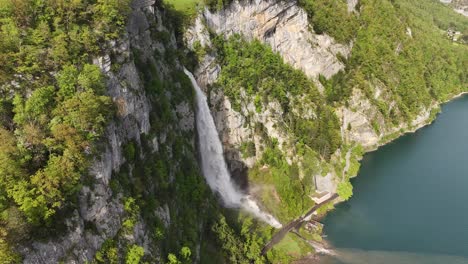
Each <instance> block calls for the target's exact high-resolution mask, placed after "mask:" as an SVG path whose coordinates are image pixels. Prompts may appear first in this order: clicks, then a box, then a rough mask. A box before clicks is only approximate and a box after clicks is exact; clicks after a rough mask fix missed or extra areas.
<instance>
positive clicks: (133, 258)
mask: <svg viewBox="0 0 468 264" xmlns="http://www.w3.org/2000/svg"><path fill="white" fill-rule="evenodd" d="M144 255H145V249H144V248H143V247H140V246H138V245H132V246H130V247H129V249H128V250H127V256H126V258H125V263H126V264H138V263H140V260H141V258H142V257H143V256H144Z"/></svg>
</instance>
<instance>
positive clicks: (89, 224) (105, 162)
mask: <svg viewBox="0 0 468 264" xmlns="http://www.w3.org/2000/svg"><path fill="white" fill-rule="evenodd" d="M131 8H132V12H131V15H130V17H129V21H128V26H127V32H126V33H125V34H124V36H122V37H121V38H120V40H119V41H118V42H112V43H108V48H107V51H108V53H106V54H103V55H102V56H101V57H98V58H95V60H94V63H95V64H97V65H99V67H100V68H101V70H102V72H104V73H105V75H106V77H107V94H108V95H109V96H111V98H112V100H113V101H114V103H115V105H116V107H117V116H116V117H115V118H114V120H112V121H111V122H110V124H109V125H108V127H107V130H106V134H105V137H104V140H103V142H102V144H101V145H102V146H101V147H102V149H103V151H102V152H101V154H100V155H99V156H98V157H96V158H95V160H94V162H93V165H92V166H91V168H90V172H89V174H90V176H91V178H92V183H91V184H85V185H84V187H82V189H81V191H80V192H79V195H78V206H77V208H76V209H75V210H74V211H73V212H72V213H71V215H70V216H67V218H66V219H65V220H64V221H65V225H66V227H65V231H64V232H63V233H62V234H61V235H58V236H55V237H51V238H47V239H46V240H40V241H39V240H38V241H31V242H28V243H24V244H22V245H21V246H20V248H19V251H20V253H21V255H22V256H23V262H24V263H59V262H64V263H89V262H91V261H92V260H93V258H94V256H95V254H96V252H97V251H98V250H99V249H100V248H101V246H102V244H103V242H104V241H106V240H112V239H114V238H115V237H116V236H117V235H118V234H119V233H121V230H122V228H123V222H124V221H125V220H126V219H127V218H128V214H129V213H128V212H126V210H125V208H124V194H123V193H121V192H118V191H116V190H115V189H113V186H112V181H113V178H115V177H116V175H117V174H118V173H119V171H120V170H121V168H122V166H123V165H124V164H128V162H129V161H128V160H127V159H128V157H126V156H125V153H124V152H123V148H124V146H126V145H127V144H129V143H130V142H134V143H135V145H136V146H137V149H141V148H143V146H142V145H143V143H142V137H144V138H145V141H147V142H149V143H148V144H149V145H150V148H151V149H152V152H157V151H158V150H159V149H161V148H162V147H161V145H163V144H164V143H167V142H171V139H167V134H169V133H170V134H172V135H180V134H181V133H185V132H188V131H192V132H193V130H194V112H193V108H192V102H191V101H190V100H186V99H180V100H179V103H178V104H177V105H175V106H174V108H171V109H169V111H170V113H169V114H170V115H172V116H174V117H176V118H175V120H174V122H173V123H171V124H170V125H169V124H168V125H167V126H166V127H163V128H161V129H160V130H158V132H157V133H154V130H155V127H154V126H155V125H154V122H153V124H152V121H151V116H152V115H156V114H158V112H160V111H161V110H160V109H158V108H155V106H156V105H158V100H159V99H157V98H154V97H150V96H149V95H148V91H147V87H145V86H146V85H145V80H144V72H142V69H141V67H142V66H143V65H141V64H142V62H146V63H147V65H151V67H153V68H154V70H155V73H157V75H158V76H160V78H161V79H166V80H172V77H171V76H173V74H174V69H175V70H181V69H182V67H181V65H180V64H179V62H178V60H177V58H173V59H172V60H171V61H169V62H168V61H166V60H162V59H158V58H157V57H155V56H154V54H160V55H161V56H165V55H166V54H168V53H169V52H172V51H173V50H175V49H176V43H175V37H174V33H173V31H172V29H171V28H170V27H168V26H167V25H166V21H165V18H164V17H165V15H164V11H163V10H161V8H160V7H159V5H155V1H154V0H147V1H145V0H136V1H134V2H133V3H132V6H131ZM161 36H164V38H163V37H161ZM174 83H175V84H176V85H174V86H173V87H175V90H174V91H173V92H174V93H177V89H179V90H180V89H181V88H180V87H181V85H180V84H177V80H174ZM166 95H167V96H171V95H170V94H166ZM174 96H175V95H174ZM152 131H153V132H152ZM192 134H193V133H192ZM188 140H189V142H190V143H189V144H191V145H192V147H194V143H195V141H194V137H191V138H190V137H189V138H188ZM150 153H151V152H149V153H145V152H142V151H140V154H139V155H140V156H142V157H143V156H148V155H149V154H150ZM191 158H192V160H194V158H195V157H194V156H192V157H191ZM194 162H196V161H195V160H194ZM173 166H177V163H175V162H174V165H173ZM130 168H132V167H131V166H130ZM169 169H170V168H169ZM129 173H130V179H131V178H133V177H137V176H136V175H133V174H135V173H132V170H130V172H129ZM132 184H134V183H132ZM145 192H149V193H150V194H151V193H152V194H153V195H154V196H156V193H155V189H154V187H151V186H146V189H145ZM151 214H152V216H153V217H154V218H158V219H160V221H162V222H163V224H164V225H165V226H166V227H167V226H169V225H170V224H171V218H170V215H171V212H170V209H169V206H168V204H161V205H160V206H159V207H158V208H156V210H155V211H154V212H152V213H151ZM147 224H148V223H146V222H145V221H144V220H143V219H142V218H141V216H137V219H136V223H135V224H134V225H133V227H132V228H131V231H130V232H126V233H125V235H124V238H123V240H124V242H118V243H121V244H122V243H124V244H125V243H128V244H136V245H139V246H142V247H143V248H144V249H145V254H146V255H147V256H149V258H150V259H152V260H153V261H155V260H156V259H159V257H160V256H159V255H160V252H159V248H158V245H156V244H155V241H154V235H153V233H151V230H150V229H148V226H147ZM119 247H123V246H122V245H120V246H119ZM125 250H126V249H125V248H124V249H123V251H125ZM121 258H122V259H124V256H121Z"/></svg>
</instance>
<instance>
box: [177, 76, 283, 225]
mask: <svg viewBox="0 0 468 264" xmlns="http://www.w3.org/2000/svg"><path fill="white" fill-rule="evenodd" d="M184 72H185V74H186V75H187V76H188V77H189V78H190V81H191V82H192V85H193V87H194V88H195V91H196V99H197V113H196V122H197V129H198V141H199V145H200V153H201V163H202V171H203V175H204V176H205V179H206V181H207V182H208V185H209V186H210V188H211V190H212V191H213V192H216V193H218V194H219V195H220V196H221V199H222V201H223V203H224V205H225V206H226V207H229V208H242V209H244V210H246V211H248V212H249V213H251V214H253V215H254V216H256V217H257V218H259V219H260V220H262V221H264V222H266V223H268V224H269V225H271V226H273V227H276V228H281V223H279V222H278V220H276V219H275V218H274V217H273V216H271V215H270V214H268V213H265V212H263V211H262V210H260V208H259V207H258V205H257V203H256V202H255V201H254V200H253V199H252V198H251V197H250V196H248V195H246V194H244V193H243V192H242V191H241V190H240V189H239V188H238V187H237V186H236V185H235V184H234V183H233V182H232V180H231V175H230V173H229V171H228V169H227V166H226V161H225V160H224V156H223V147H222V145H221V141H220V140H219V136H218V132H217V130H216V126H215V124H214V120H213V117H212V116H211V112H210V109H209V107H208V103H207V100H206V96H205V94H204V93H203V92H202V90H201V89H200V87H199V86H198V83H197V81H196V80H195V78H194V77H193V75H192V73H191V72H189V71H188V70H187V69H185V68H184Z"/></svg>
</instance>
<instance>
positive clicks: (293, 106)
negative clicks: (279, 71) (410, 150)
mask: <svg viewBox="0 0 468 264" xmlns="http://www.w3.org/2000/svg"><path fill="white" fill-rule="evenodd" d="M300 2H301V1H300ZM302 2H304V1H302ZM403 6H405V8H408V9H411V10H413V9H415V7H414V6H407V5H406V4H405V3H401V6H400V3H398V4H395V6H392V5H391V4H389V3H385V5H383V6H382V10H376V9H375V7H374V4H373V3H371V2H370V1H360V3H359V6H357V1H348V6H347V11H348V12H360V14H358V16H360V18H357V19H363V21H365V22H362V23H364V24H363V25H366V26H368V25H369V24H372V23H376V21H373V19H370V18H369V16H372V14H373V15H374V16H375V15H376V13H375V12H388V10H391V11H390V13H391V16H392V19H393V18H394V19H395V20H394V21H395V22H392V23H396V29H392V30H391V31H388V33H389V34H394V35H395V38H393V37H392V38H389V39H387V40H386V41H388V43H390V44H389V46H390V47H388V48H389V51H388V53H389V54H390V56H395V57H396V60H399V59H400V58H402V57H405V59H404V60H406V59H410V58H411V57H412V56H413V54H411V52H412V51H411V49H412V48H413V47H415V46H417V45H426V44H424V43H427V42H425V41H426V40H425V39H423V38H421V37H420V36H419V37H417V38H418V39H415V37H414V36H413V33H412V32H414V30H415V29H414V28H413V31H412V28H411V27H412V26H413V24H412V23H411V22H402V21H401V20H400V19H399V18H397V17H399V14H398V11H396V10H398V9H399V8H403ZM313 8H316V7H315V6H314V7H313ZM357 8H359V10H357ZM437 8H441V7H440V6H437ZM371 10H372V11H371ZM445 11H446V10H444V12H445ZM372 12H374V13H372ZM310 14H311V13H307V12H306V11H305V10H304V9H302V6H301V5H300V3H298V2H296V1H260V0H256V1H233V2H232V3H230V4H229V5H227V6H226V7H225V8H224V9H222V10H219V11H213V10H210V9H208V8H205V9H203V10H201V11H200V13H199V16H198V17H197V18H196V20H195V21H194V23H193V25H192V26H191V27H190V28H189V29H188V30H187V32H186V34H185V39H186V42H187V45H188V46H189V47H190V48H191V49H192V50H194V51H195V52H196V53H197V54H198V55H199V61H200V62H199V66H198V67H197V69H196V72H195V73H196V77H197V79H198V82H199V83H200V84H201V85H202V86H203V87H204V89H205V91H206V92H207V93H208V94H209V98H210V102H211V106H212V112H213V115H214V116H215V121H216V126H217V129H218V131H219V134H220V136H221V138H222V141H223V143H224V147H225V155H226V159H227V160H228V161H229V163H230V165H231V171H233V172H234V175H235V176H236V177H237V178H238V179H239V181H240V182H241V183H243V184H244V186H246V188H249V189H250V192H251V193H252V194H254V195H256V196H257V197H259V199H260V200H262V201H263V202H264V204H265V206H266V207H267V209H268V210H271V211H273V212H274V213H276V214H279V215H280V218H281V217H284V216H285V215H287V214H288V213H285V212H279V211H278V210H277V207H278V204H281V206H285V207H291V206H292V205H291V204H288V202H287V201H286V200H287V198H286V197H285V195H287V192H285V191H283V193H281V189H283V188H291V190H292V189H294V188H295V187H292V186H294V181H295V180H294V177H296V176H295V174H296V173H297V174H298V175H299V178H300V179H302V180H301V181H302V184H303V185H305V186H311V187H312V190H311V191H310V192H309V191H307V190H301V192H302V191H303V192H304V193H303V195H304V196H309V195H310V196H314V193H317V194H319V195H323V192H330V193H335V192H339V193H340V194H343V195H342V198H343V199H346V196H347V194H349V192H348V191H347V189H348V188H349V185H348V184H347V181H348V180H349V178H350V177H353V176H355V175H356V174H357V172H358V168H359V160H360V158H361V157H362V155H363V154H364V152H365V151H369V150H373V149H375V148H376V147H378V146H379V145H381V144H384V143H387V142H388V141H390V140H392V139H394V138H396V137H397V136H399V135H401V134H402V133H405V132H408V131H413V130H415V129H417V128H419V127H421V126H424V125H426V124H427V123H428V122H431V121H432V120H433V118H434V116H435V113H437V111H438V105H439V104H440V103H441V102H442V101H444V100H446V99H448V98H452V97H453V96H455V95H456V94H458V93H459V92H461V91H463V89H464V84H463V81H462V82H461V85H456V86H455V87H452V88H447V90H448V91H450V92H448V94H446V95H443V96H439V95H434V90H436V89H439V88H435V87H436V86H437V84H435V83H434V84H431V85H428V86H426V87H423V86H421V88H417V87H412V86H407V85H410V83H409V82H407V81H405V79H406V77H404V75H405V73H404V72H405V71H406V70H405V69H398V68H397V67H399V66H392V65H391V64H392V63H393V62H392V60H393V59H390V58H389V59H388V60H387V61H382V64H379V63H380V62H378V61H377V60H374V61H372V62H370V59H369V61H367V62H366V63H371V64H369V65H368V66H370V67H373V68H374V69H379V71H380V68H382V69H383V70H382V73H376V72H378V71H375V72H374V73H370V72H371V71H373V70H371V71H369V72H368V73H364V71H363V72H360V71H361V70H362V68H363V67H367V66H365V64H359V63H362V61H360V62H358V61H359V60H360V59H357V58H358V57H359V56H366V55H365V54H362V55H361V54H359V55H358V52H362V50H363V43H365V42H367V41H368V40H365V39H364V38H363V37H364V35H366V34H368V32H372V29H371V28H372V27H373V26H369V29H367V28H366V26H361V28H360V29H356V35H355V39H353V40H352V41H350V42H349V43H348V44H342V43H338V41H336V40H335V39H334V38H333V37H331V36H330V35H328V34H327V33H326V32H321V33H320V34H318V33H317V32H315V31H314V25H313V22H311V21H313V19H311V17H310ZM405 15H407V14H405ZM408 17H411V15H408ZM410 19H413V18H410ZM409 21H411V20H409ZM377 23H380V25H383V23H388V21H385V22H384V21H380V22H377ZM414 25H415V27H417V29H416V30H418V32H421V30H426V29H422V28H420V25H418V24H414ZM383 27H385V26H383ZM385 30H386V29H385ZM431 30H432V29H431ZM360 32H365V33H360ZM434 32H438V29H434ZM371 34H373V33H371ZM380 34H381V33H380ZM236 35H240V36H241V37H240V38H241V39H243V40H242V41H245V42H242V41H241V42H240V44H238V45H235V43H236V42H237V41H238V40H237V39H236V37H233V36H236ZM369 35H370V34H369ZM436 35H437V36H436V37H435V38H438V39H440V41H441V43H446V44H444V45H448V43H447V42H446V41H445V40H443V35H440V33H436ZM356 36H357V37H356ZM396 36H398V37H396ZM372 37H373V38H375V39H377V38H379V35H374V36H372ZM220 39H222V40H221V41H220ZM252 41H254V42H255V41H259V42H260V43H262V44H263V45H265V46H266V47H268V48H265V51H264V52H267V51H268V49H271V51H272V52H273V53H276V54H279V55H280V56H281V58H282V60H283V61H284V63H286V64H289V65H291V66H292V67H294V68H295V69H297V70H300V71H302V72H303V73H304V74H305V75H306V76H307V77H308V78H309V79H310V80H312V82H313V83H314V85H315V86H316V87H317V89H318V91H319V92H320V94H321V95H322V96H323V97H324V98H328V99H327V100H328V102H326V104H328V105H329V106H331V107H333V111H334V114H335V115H336V117H337V118H338V123H339V127H340V134H341V141H342V143H341V144H340V147H339V148H338V149H336V150H334V152H333V153H332V155H331V156H330V157H329V158H326V157H324V156H323V154H320V155H318V156H320V157H318V156H316V153H320V149H314V147H313V146H312V144H309V145H308V143H307V142H306V141H303V140H302V139H301V137H300V136H299V137H298V136H297V134H295V133H297V132H294V127H295V126H297V125H298V123H295V122H296V121H293V122H292V121H291V119H293V120H295V117H294V116H296V117H297V118H301V119H303V120H310V121H311V122H312V123H313V122H318V120H320V119H321V118H322V117H319V116H320V109H319V108H317V107H316V106H317V105H320V104H322V103H324V102H323V101H321V100H320V99H313V100H312V101H309V100H308V99H307V98H308V97H307V93H308V92H307V90H305V91H304V92H303V94H302V97H301V96H296V95H295V94H294V89H295V87H288V88H286V89H285V90H284V91H285V93H286V97H287V98H288V99H287V101H289V103H288V105H287V106H286V107H285V105H284V104H283V103H282V102H281V100H282V99H281V98H277V99H272V98H273V97H275V95H274V94H273V93H274V92H272V91H271V89H270V90H268V88H259V87H258V86H262V87H263V85H264V83H263V82H262V81H259V82H253V83H254V85H257V87H254V88H253V90H254V92H252V87H249V86H242V85H243V84H244V82H241V84H239V85H236V84H233V83H232V82H229V81H226V79H229V78H231V79H233V78H234V79H236V80H243V79H242V78H252V79H256V78H266V79H268V78H273V82H272V83H270V87H274V86H275V85H278V83H280V82H282V81H283V80H284V79H281V78H282V77H281V76H279V75H278V76H277V77H276V79H275V77H274V76H268V77H267V75H265V74H263V73H260V74H259V75H256V74H257V73H256V71H257V70H258V69H263V68H264V67H263V65H262V64H264V63H277V62H276V61H275V60H271V58H268V59H266V60H263V59H262V58H261V56H258V55H257V57H255V56H251V55H250V54H248V51H245V50H244V49H242V48H240V47H243V46H248V48H246V49H247V50H248V49H254V47H257V45H256V44H254V45H251V46H249V44H247V43H249V42H252ZM219 42H224V43H227V44H219ZM233 43H234V44H233ZM356 43H357V44H356ZM223 45H224V49H223V48H220V47H223ZM355 45H358V47H356V48H355V47H354V46H355ZM365 45H371V44H370V43H365ZM377 47H378V46H377ZM421 47H423V46H421ZM366 48H367V47H366ZM382 48H383V47H382ZM385 48H387V47H385ZM464 48H465V47H462V49H464ZM231 49H234V50H236V49H237V52H236V51H232V52H231V51H230V50H231ZM377 49H379V48H377ZM371 50H372V48H369V51H371ZM369 51H368V52H369ZM386 52H387V51H385V52H384V51H383V50H382V51H381V53H380V55H377V56H382V57H384V56H385V55H384V54H385V53H386ZM431 52H432V51H431ZM226 53H229V54H231V53H232V54H237V55H236V57H229V56H231V55H226ZM400 53H402V54H404V55H401V56H400V55H399V54H400ZM460 54H461V53H460ZM272 56H273V55H272ZM372 56H373V55H372V54H371V53H368V56H367V57H368V58H372ZM273 57H274V56H273ZM464 57H465V58H466V56H464ZM252 59H253V60H257V61H256V62H252V61H251V60H252ZM229 60H235V61H240V62H239V63H237V62H236V63H234V64H232V65H236V66H237V67H246V68H248V69H249V70H250V72H251V73H248V71H249V70H246V72H247V73H246V75H245V76H242V77H239V76H238V75H236V74H238V72H239V71H237V72H236V70H233V69H232V68H231V67H235V66H232V65H231V64H230V62H229ZM365 60H367V59H364V61H365ZM410 60H411V59H410ZM416 60H419V59H416ZM226 61H228V62H226ZM267 61H268V62H267ZM272 61H274V62H272ZM461 61H465V62H464V63H466V60H464V59H462V60H461ZM255 63H258V64H257V66H255V65H256V64H255ZM408 63H410V62H408ZM417 63H419V62H415V65H416V64H417ZM423 63H426V62H423ZM353 64H354V65H353ZM371 65H372V66H371ZM395 65H398V63H395ZM408 66H409V65H408ZM223 67H227V68H228V69H224V68H223ZM409 67H411V66H409ZM417 67H418V66H415V68H417ZM406 69H408V68H406ZM258 71H260V72H261V71H262V70H258ZM244 73H245V72H244ZM244 73H242V74H244ZM363 73H364V74H363ZM249 74H250V75H249ZM262 74H263V75H262ZM365 74H367V75H365ZM379 74H380V76H383V77H378V75H379ZM382 74H383V75H382ZM418 74H424V73H422V72H421V73H418ZM426 74H427V75H426V76H429V75H430V73H426ZM248 75H249V76H250V77H246V76H248ZM385 75H388V76H385ZM259 76H261V77H259ZM419 76H421V75H419ZM286 78H287V77H286ZM387 78H388V79H387ZM400 78H401V79H400ZM412 78H419V77H416V75H414V77H412ZM462 79H463V78H462ZM408 80H409V79H408ZM343 81H344V82H347V85H346V87H347V88H346V89H348V90H347V91H343V90H341V91H342V94H346V93H348V96H346V97H345V98H344V99H340V100H342V101H341V102H339V100H338V101H336V100H334V99H330V98H333V94H334V93H335V92H334V91H333V89H335V90H338V89H341V88H340V82H343ZM234 82H236V81H234ZM429 82H430V81H429ZM245 84H247V85H252V82H245ZM413 84H414V83H413ZM420 84H421V85H424V86H425V85H426V84H427V82H426V83H424V82H421V83H420ZM431 86H432V87H431ZM267 87H268V85H267ZM231 89H234V90H235V89H239V90H240V91H239V92H238V93H236V92H235V91H232V90H231ZM256 89H257V91H255V90H256ZM330 89H331V90H330ZM405 89H406V91H404V92H403V90H405ZM432 89H434V90H432ZM451 89H453V90H451ZM415 90H419V91H420V92H418V93H420V95H419V96H420V99H417V100H413V102H414V103H412V105H408V103H407V101H406V100H408V97H407V96H408V93H413V92H414V91H415ZM431 90H432V91H431ZM408 91H411V92H408ZM426 91H429V92H428V93H426ZM338 93H339V92H338ZM429 93H430V94H431V95H429ZM266 96H269V99H268V100H267V99H265V97H266ZM262 98H263V99H262ZM314 100H315V101H314ZM418 100H421V101H418ZM410 108H412V109H411V110H409V109H410ZM290 112H292V114H290ZM291 116H293V117H291ZM327 122H332V121H327ZM328 124H330V123H328ZM301 133H304V134H307V133H306V132H305V131H302V132H301ZM322 133H323V132H322ZM312 135H314V134H311V136H312ZM314 136H317V135H316V134H315V135H314ZM269 139H273V140H274V141H276V142H277V144H276V146H277V147H278V148H279V149H280V150H281V152H280V153H282V155H284V156H285V159H286V161H287V163H288V164H289V166H292V167H295V166H297V169H298V172H287V170H286V171H283V172H281V176H278V177H288V176H289V177H290V178H291V182H288V183H286V182H284V181H283V182H282V183H279V182H278V181H276V182H275V180H273V182H272V180H271V179H272V178H275V177H276V176H274V174H275V170H276V169H277V167H275V166H276V165H271V164H268V162H266V161H265V155H269V148H270V146H271V145H270V143H269ZM311 140H312V141H317V140H320V137H319V138H312V139H311ZM304 142H306V143H305V145H306V146H305V148H304V144H303V143H304ZM310 147H311V148H312V149H313V152H312V154H311V153H309V152H308V151H309V150H310ZM288 173H291V174H289V175H288ZM309 174H312V175H309ZM311 176H312V177H311ZM285 185H291V187H284V186H285ZM278 192H280V193H279V194H278ZM296 192H297V191H296ZM343 196H344V197H343ZM272 197H273V198H272ZM300 199H301V201H298V200H296V202H297V203H302V202H305V201H304V200H302V199H303V198H300ZM307 199H308V198H307ZM272 200H273V201H272ZM305 203H307V202H305ZM272 204H275V205H272ZM281 206H280V207H281ZM280 211H281V210H280ZM282 220H284V219H282Z"/></svg>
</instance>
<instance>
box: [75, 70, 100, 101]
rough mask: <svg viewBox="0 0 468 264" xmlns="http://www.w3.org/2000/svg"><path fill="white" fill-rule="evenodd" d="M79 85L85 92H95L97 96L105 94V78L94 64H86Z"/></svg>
mask: <svg viewBox="0 0 468 264" xmlns="http://www.w3.org/2000/svg"><path fill="white" fill-rule="evenodd" d="M78 84H79V85H80V86H81V87H82V89H83V91H93V92H94V93H96V94H99V95H101V94H103V93H104V89H105V86H104V77H103V75H102V73H101V70H100V69H99V67H98V66H96V65H94V64H85V65H84V67H83V70H82V71H81V72H80V75H79V76H78Z"/></svg>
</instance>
